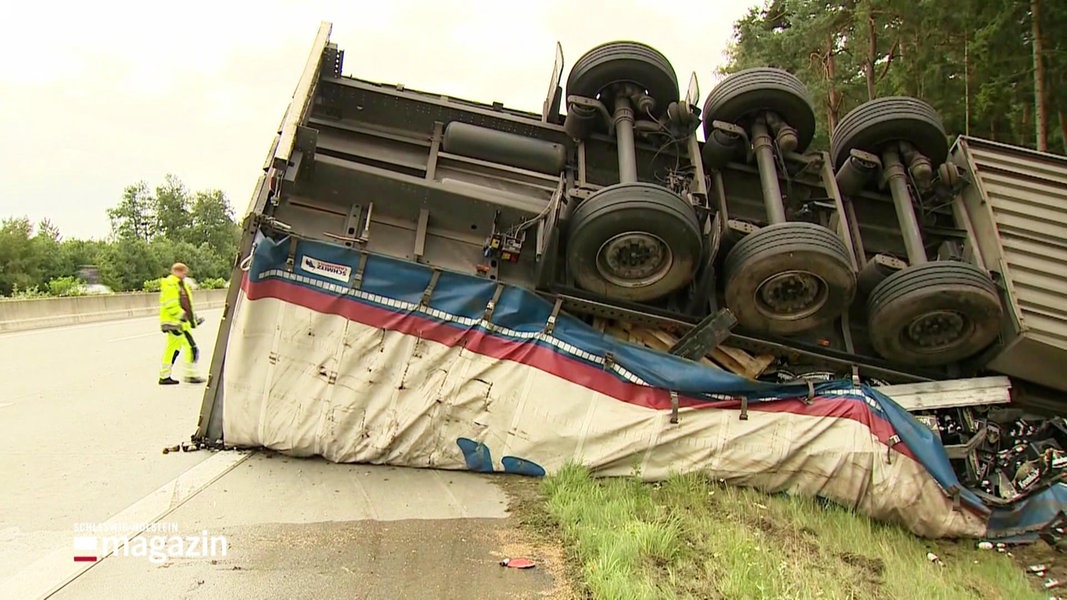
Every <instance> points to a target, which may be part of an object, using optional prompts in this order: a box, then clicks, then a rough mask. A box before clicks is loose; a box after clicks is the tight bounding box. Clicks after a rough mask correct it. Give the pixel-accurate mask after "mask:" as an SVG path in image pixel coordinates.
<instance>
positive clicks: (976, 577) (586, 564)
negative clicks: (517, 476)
mask: <svg viewBox="0 0 1067 600" xmlns="http://www.w3.org/2000/svg"><path fill="white" fill-rule="evenodd" d="M542 491H543V492H544V495H545V508H546V510H547V512H548V514H549V516H550V517H551V520H552V521H553V523H554V524H555V525H556V526H557V527H558V529H559V532H560V535H562V537H563V541H564V545H565V548H566V550H567V553H568V555H569V557H570V559H571V560H572V561H573V562H574V564H575V565H576V567H575V575H576V576H577V578H578V579H580V580H581V583H582V584H584V586H585V587H586V588H587V589H588V591H589V593H590V595H591V596H592V597H593V598H605V599H614V598H620V599H622V598H625V599H634V600H638V599H644V598H648V599H657V600H658V599H669V598H724V599H729V600H734V599H743V598H793V599H807V598H812V599H814V598H827V599H829V598H885V599H902V600H904V599H907V600H911V599H920V598H921V599H924V600H936V599H942V598H943V599H946V600H947V599H953V600H954V599H957V598H981V599H982V600H994V599H998V598H1002V599H1005V600H1009V599H1010V600H1023V599H1027V598H1046V597H1047V595H1045V594H1041V593H1039V592H1038V591H1037V590H1036V588H1035V587H1034V582H1031V581H1028V580H1027V579H1026V577H1027V576H1026V575H1025V574H1024V573H1023V571H1022V569H1020V568H1019V567H1018V565H1016V564H1015V563H1014V562H1013V561H1012V560H1011V559H1010V558H1008V557H1007V556H1005V555H1003V554H998V553H995V552H988V551H980V550H977V549H975V548H974V544H973V543H971V542H961V543H954V542H945V541H940V540H936V541H935V540H925V539H921V538H917V537H915V536H913V535H912V534H910V533H908V532H907V531H905V530H903V529H900V528H899V527H895V526H890V525H884V524H881V523H876V522H874V521H871V520H870V519H868V518H866V517H864V516H862V515H857V514H855V513H852V512H850V511H849V510H848V509H845V508H841V507H839V506H835V505H825V504H824V503H821V502H819V501H817V500H814V499H810V498H800V497H789V496H784V495H779V496H768V495H766V494H763V493H760V492H757V491H755V490H750V489H744V488H735V487H728V486H723V485H718V484H716V483H714V482H710V481H708V480H707V479H705V478H702V477H700V476H696V475H684V476H674V477H671V478H670V479H668V480H667V481H664V482H662V483H659V484H652V485H648V484H642V483H640V482H639V481H637V480H636V479H635V478H611V479H593V478H591V477H590V476H589V474H588V472H587V471H586V470H584V469H582V468H580V467H574V466H569V467H566V468H564V469H563V470H562V471H560V472H559V473H558V474H556V475H553V476H551V477H548V478H546V479H545V481H544V483H543V486H542ZM927 552H934V553H935V554H937V555H938V556H940V557H941V559H942V561H943V563H944V565H943V566H939V565H937V564H934V563H931V562H930V561H928V560H927V557H926V555H927Z"/></svg>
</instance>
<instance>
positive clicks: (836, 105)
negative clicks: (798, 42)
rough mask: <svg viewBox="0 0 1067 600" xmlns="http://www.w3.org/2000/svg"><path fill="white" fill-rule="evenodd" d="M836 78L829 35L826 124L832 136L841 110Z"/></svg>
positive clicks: (832, 48)
mask: <svg viewBox="0 0 1067 600" xmlns="http://www.w3.org/2000/svg"><path fill="white" fill-rule="evenodd" d="M836 78H837V64H836V61H835V60H834V36H833V35H830V36H829V40H828V41H827V43H826V89H827V90H828V92H827V94H828V98H827V100H828V102H827V113H826V124H827V129H829V130H830V131H829V133H830V135H833V133H834V128H836V127H837V117H838V111H839V110H840V109H841V98H839V97H838V95H837V86H836V85H835V83H834V81H835V80H836Z"/></svg>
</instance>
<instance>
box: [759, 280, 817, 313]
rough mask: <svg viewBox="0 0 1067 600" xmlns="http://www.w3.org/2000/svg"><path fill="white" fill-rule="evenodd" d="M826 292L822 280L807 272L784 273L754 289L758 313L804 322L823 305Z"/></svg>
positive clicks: (764, 281)
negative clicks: (760, 311) (804, 319)
mask: <svg viewBox="0 0 1067 600" xmlns="http://www.w3.org/2000/svg"><path fill="white" fill-rule="evenodd" d="M827 296H828V290H827V286H826V282H825V281H824V280H823V278H822V277H819V276H818V275H816V274H814V273H809V272H807V271H785V272H783V273H777V274H775V275H772V276H771V277H768V278H767V279H765V280H763V283H761V284H760V285H759V287H758V288H757V289H756V303H757V305H758V306H759V307H760V309H761V310H762V311H763V312H764V313H767V314H769V315H772V316H774V317H778V318H782V317H785V318H790V319H803V318H805V317H808V316H810V315H813V314H815V313H816V312H818V311H819V309H821V308H822V307H823V305H824V304H826V300H827Z"/></svg>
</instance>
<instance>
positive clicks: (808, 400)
mask: <svg viewBox="0 0 1067 600" xmlns="http://www.w3.org/2000/svg"><path fill="white" fill-rule="evenodd" d="M804 381H805V383H807V384H808V395H807V396H806V397H805V398H804V404H807V405H808V406H811V405H812V404H814V403H815V384H814V383H812V382H811V380H810V379H805V380H804Z"/></svg>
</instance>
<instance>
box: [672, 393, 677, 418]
mask: <svg viewBox="0 0 1067 600" xmlns="http://www.w3.org/2000/svg"><path fill="white" fill-rule="evenodd" d="M671 423H672V424H677V423H678V392H676V391H674V390H671Z"/></svg>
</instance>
